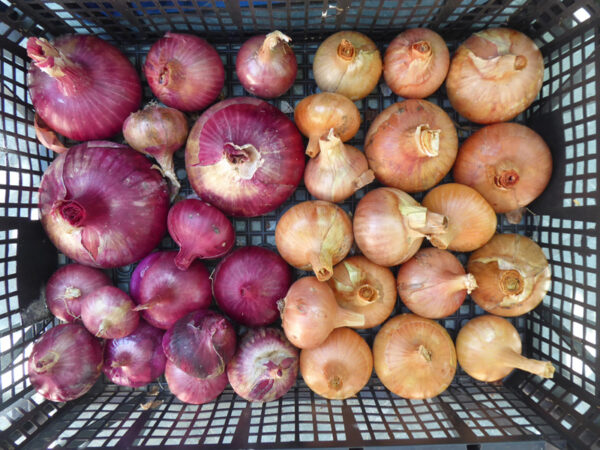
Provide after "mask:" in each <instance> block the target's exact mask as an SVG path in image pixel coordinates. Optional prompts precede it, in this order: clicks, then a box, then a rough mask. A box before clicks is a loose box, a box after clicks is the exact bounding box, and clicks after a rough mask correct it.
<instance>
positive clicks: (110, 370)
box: [103, 320, 167, 388]
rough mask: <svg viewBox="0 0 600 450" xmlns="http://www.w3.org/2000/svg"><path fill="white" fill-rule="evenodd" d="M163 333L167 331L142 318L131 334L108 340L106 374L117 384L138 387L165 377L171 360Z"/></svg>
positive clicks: (104, 369) (105, 351) (105, 360)
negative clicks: (167, 364) (164, 348)
mask: <svg viewBox="0 0 600 450" xmlns="http://www.w3.org/2000/svg"><path fill="white" fill-rule="evenodd" d="M163 334H164V331H163V330H159V329H158V328H154V327H153V326H152V325H148V324H147V323H146V322H144V321H143V320H140V323H139V325H138V327H137V328H136V329H135V330H134V331H133V333H131V334H130V335H129V336H125V337H122V338H118V339H111V340H109V341H107V342H106V348H105V350H104V368H103V371H104V374H105V375H106V376H107V377H108V379H109V380H110V381H112V382H113V383H115V384H118V385H121V386H129V387H134V388H137V387H141V386H145V385H147V384H148V383H150V382H151V381H153V380H155V379H156V378H158V377H159V376H161V375H162V374H163V373H164V371H165V362H166V361H167V358H166V357H165V353H164V352H163V349H162V338H163Z"/></svg>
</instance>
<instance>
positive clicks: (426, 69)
mask: <svg viewBox="0 0 600 450" xmlns="http://www.w3.org/2000/svg"><path fill="white" fill-rule="evenodd" d="M449 67H450V53H449V52H448V46H447V45H446V42H444V39H442V37H441V36H440V35H439V34H437V33H436V32H435V31H432V30H429V29H427V28H411V29H409V30H406V31H403V32H402V33H400V34H399V35H398V36H396V37H395V38H394V40H392V42H390V45H389V46H388V48H387V49H386V51H385V55H384V57H383V76H384V78H385V82H386V83H387V85H388V86H389V87H390V89H391V90H392V91H393V92H394V94H396V95H400V96H402V97H404V98H425V97H429V96H430V95H431V94H433V93H434V92H435V91H437V90H438V88H439V87H440V86H441V85H442V83H443V82H444V80H445V78H446V74H447V73H448V68H449Z"/></svg>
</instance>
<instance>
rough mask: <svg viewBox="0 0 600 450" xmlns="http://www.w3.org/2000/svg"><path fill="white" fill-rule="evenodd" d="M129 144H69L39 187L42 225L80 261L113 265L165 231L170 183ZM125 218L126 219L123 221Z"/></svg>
mask: <svg viewBox="0 0 600 450" xmlns="http://www.w3.org/2000/svg"><path fill="white" fill-rule="evenodd" d="M151 166H152V164H151V163H150V161H148V159H147V158H146V157H144V156H143V155H141V154H139V153H138V152H136V151H134V150H132V149H131V148H129V147H127V146H125V145H119V144H115V143H113V142H108V141H91V142H86V143H84V144H79V145H76V146H74V147H71V148H70V149H69V151H68V152H65V153H62V154H60V155H59V156H58V157H57V158H56V159H55V160H54V161H53V162H52V164H50V167H48V169H46V172H45V173H44V176H43V177H42V182H41V186H40V190H39V198H40V200H39V208H40V211H41V218H42V225H43V227H44V229H45V231H46V233H47V234H48V236H49V237H50V240H51V241H52V243H53V244H54V245H55V246H56V247H57V248H58V249H59V250H60V251H61V252H63V253H64V254H65V255H66V256H68V257H69V258H71V259H73V260H75V261H77V262H78V263H80V264H84V265H88V266H92V267H100V268H113V267H120V266H124V265H127V264H131V263H132V262H134V261H138V260H139V259H141V258H143V257H144V256H146V255H147V254H148V253H150V252H151V251H152V249H153V248H154V247H156V246H157V245H158V244H159V242H160V241H161V239H162V237H163V236H164V234H165V232H166V230H167V211H168V208H169V194H168V191H167V183H166V182H165V181H164V180H163V179H162V177H161V176H160V174H159V173H158V171H156V170H154V169H152V168H151ZM124 218H126V219H127V220H124Z"/></svg>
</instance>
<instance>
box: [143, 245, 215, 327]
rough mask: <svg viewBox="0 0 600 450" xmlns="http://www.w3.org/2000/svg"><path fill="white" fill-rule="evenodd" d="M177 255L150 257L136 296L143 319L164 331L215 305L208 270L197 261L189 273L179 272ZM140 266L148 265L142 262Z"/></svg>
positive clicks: (186, 271)
mask: <svg viewBox="0 0 600 450" xmlns="http://www.w3.org/2000/svg"><path fill="white" fill-rule="evenodd" d="M176 254H177V252H175V251H169V252H159V253H157V255H158V256H153V255H154V254H152V255H150V256H151V259H150V263H148V267H147V268H146V269H145V270H144V273H143V276H141V277H140V281H139V285H138V287H137V289H136V292H135V294H136V297H137V298H134V299H135V301H136V302H137V303H138V304H139V305H140V306H139V307H138V310H140V311H142V317H143V318H144V319H145V320H146V321H147V322H148V323H150V325H152V326H155V327H157V328H162V329H163V330H167V329H169V328H171V327H172V326H173V324H174V323H175V322H177V320H179V319H181V318H182V317H183V316H185V315H186V314H187V313H189V312H191V311H195V310H197V309H205V308H208V307H209V306H210V303H211V301H212V297H211V292H210V279H209V273H208V270H206V267H204V265H203V264H202V263H201V262H200V261H194V262H193V263H192V264H191V265H190V267H189V268H188V270H180V269H178V268H177V266H176V265H175V255H176ZM141 265H146V263H145V262H144V261H142V262H141V263H140V266H141Z"/></svg>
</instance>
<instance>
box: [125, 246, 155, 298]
mask: <svg viewBox="0 0 600 450" xmlns="http://www.w3.org/2000/svg"><path fill="white" fill-rule="evenodd" d="M161 254H162V252H154V253H150V254H149V255H148V256H146V257H145V258H144V259H142V260H141V261H140V262H139V264H138V265H137V266H136V267H135V269H134V271H133V273H132V274H131V279H130V280H129V296H130V297H131V299H132V300H133V301H134V302H136V303H137V304H139V303H140V284H141V283H142V279H143V278H144V276H145V275H146V272H147V271H148V269H149V268H150V267H151V266H152V264H154V262H155V261H156V260H157V259H158V258H160V257H161Z"/></svg>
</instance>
